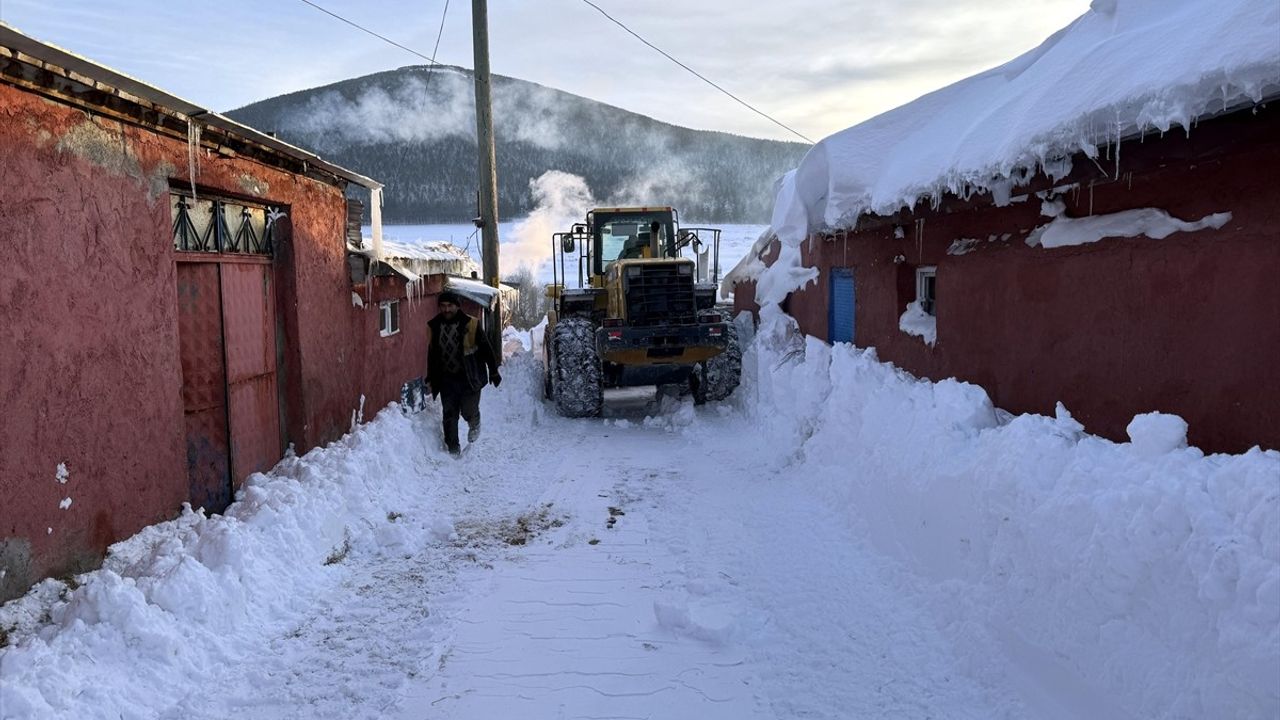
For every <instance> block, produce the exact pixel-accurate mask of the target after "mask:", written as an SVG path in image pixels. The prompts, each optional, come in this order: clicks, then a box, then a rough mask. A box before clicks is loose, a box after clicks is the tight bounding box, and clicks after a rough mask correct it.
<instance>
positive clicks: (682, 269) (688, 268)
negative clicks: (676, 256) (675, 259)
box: [676, 263, 693, 275]
mask: <svg viewBox="0 0 1280 720" xmlns="http://www.w3.org/2000/svg"><path fill="white" fill-rule="evenodd" d="M676 272H678V273H680V274H681V275H692V274H693V263H680V265H679V266H678V267H677V268H676Z"/></svg>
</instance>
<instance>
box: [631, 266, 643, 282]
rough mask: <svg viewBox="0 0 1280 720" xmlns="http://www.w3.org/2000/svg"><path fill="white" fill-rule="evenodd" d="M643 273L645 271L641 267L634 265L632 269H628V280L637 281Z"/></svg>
mask: <svg viewBox="0 0 1280 720" xmlns="http://www.w3.org/2000/svg"><path fill="white" fill-rule="evenodd" d="M641 272H643V271H642V270H641V269H640V266H639V265H632V266H631V267H629V268H627V279H628V280H635V279H636V278H638V277H640V273H641Z"/></svg>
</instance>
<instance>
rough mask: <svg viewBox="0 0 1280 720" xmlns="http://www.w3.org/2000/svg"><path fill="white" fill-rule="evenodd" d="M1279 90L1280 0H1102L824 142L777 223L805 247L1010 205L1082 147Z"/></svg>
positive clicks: (1187, 122)
mask: <svg viewBox="0 0 1280 720" xmlns="http://www.w3.org/2000/svg"><path fill="white" fill-rule="evenodd" d="M1277 92H1280V4H1277V3H1276V2H1275V1H1274V0H1166V1H1164V2H1155V1H1154V0H1094V2H1093V4H1092V6H1091V8H1090V9H1089V11H1088V12H1086V13H1085V14H1084V15H1082V16H1080V17H1079V18H1078V19H1076V20H1075V21H1074V22H1073V23H1071V24H1070V25H1068V26H1067V27H1066V28H1063V29H1062V30H1060V31H1058V32H1057V33H1056V34H1054V35H1053V36H1052V37H1050V38H1049V39H1047V40H1046V41H1045V42H1044V43H1043V44H1041V45H1040V46H1039V47H1037V48H1036V49H1034V50H1031V51H1030V52H1028V53H1026V54H1024V55H1022V56H1021V57H1019V58H1017V59H1015V60H1013V61H1011V62H1009V63H1006V64H1005V65H1002V66H1000V67H997V68H993V69H991V70H988V71H986V72H983V73H980V74H978V75H975V76H973V77H970V78H967V79H965V80H962V81H960V82H958V83H955V84H953V85H950V86H948V87H945V88H943V89H941V90H938V91H935V92H933V93H930V94H928V95H925V96H924V97H921V98H919V99H917V100H915V101H913V102H911V103H908V104H906V105H903V106H902V107H899V108H897V109H894V110H891V111H889V112H886V113H884V114H882V115H879V116H877V117H874V118H872V119H870V120H867V121H866V122H863V123H861V124H859V125H857V126H854V127H852V128H849V129H847V130H844V131H842V132H839V133H837V134H835V135H832V136H830V137H828V138H826V139H824V140H822V141H821V142H819V143H818V144H817V145H815V146H814V147H813V148H812V149H811V150H810V151H809V153H808V154H807V155H806V156H805V158H804V159H803V160H802V161H801V163H800V166H799V167H798V168H796V169H795V170H793V171H792V172H791V173H789V174H788V175H786V176H785V177H784V178H783V180H782V184H781V187H780V188H779V191H778V193H777V201H776V204H775V207H774V214H773V222H772V226H773V229H774V230H775V231H776V232H777V234H778V237H779V238H780V239H781V241H782V243H783V245H793V246H794V245H798V244H799V242H800V241H801V240H803V239H805V238H806V237H808V236H809V235H810V234H811V233H812V232H814V231H818V230H821V229H824V228H830V227H842V226H849V225H851V224H852V223H853V222H854V220H855V219H856V218H857V217H858V216H860V215H862V214H864V213H876V214H880V215H888V214H892V213H894V212H896V211H898V210H899V209H900V208H904V207H906V208H910V207H913V206H914V205H915V204H916V203H917V202H918V201H919V200H920V198H922V197H925V196H929V197H932V198H934V199H935V200H936V199H937V198H940V197H942V195H943V194H944V193H953V194H956V195H959V196H962V197H967V196H969V195H971V194H972V193H974V192H980V191H983V190H986V191H990V192H992V193H993V194H994V195H995V197H996V198H997V200H998V201H999V200H1002V199H1003V200H1007V199H1008V196H1009V194H1010V192H1011V190H1012V188H1013V187H1014V186H1015V185H1017V184H1018V183H1019V182H1022V181H1025V180H1026V179H1027V178H1029V177H1030V176H1031V175H1032V174H1033V173H1035V172H1036V171H1041V170H1042V171H1044V172H1045V174H1047V175H1049V176H1051V177H1055V178H1057V177H1062V176H1064V175H1066V174H1067V173H1069V172H1070V170H1071V162H1070V156H1071V155H1072V154H1073V153H1076V152H1084V153H1085V154H1086V155H1088V156H1089V157H1097V156H1098V154H1099V152H1098V146H1099V145H1102V144H1107V143H1115V142H1119V141H1120V140H1121V139H1123V138H1127V137H1131V136H1134V135H1137V134H1140V133H1143V132H1146V131H1151V130H1154V131H1159V132H1165V131H1167V130H1169V129H1171V128H1173V127H1174V126H1181V127H1183V128H1190V127H1191V125H1192V123H1193V122H1194V121H1195V120H1197V119H1198V118H1200V117H1203V116H1205V115H1208V114H1211V113H1216V112H1222V111H1224V110H1227V109H1230V108H1232V107H1237V106H1247V105H1249V104H1254V103H1259V102H1262V101H1263V100H1264V99H1266V98H1268V97H1270V96H1272V95H1274V94H1276V93H1277ZM1115 154H1116V157H1115V162H1116V164H1117V165H1118V164H1119V162H1120V160H1119V155H1118V151H1117V152H1116V153H1115Z"/></svg>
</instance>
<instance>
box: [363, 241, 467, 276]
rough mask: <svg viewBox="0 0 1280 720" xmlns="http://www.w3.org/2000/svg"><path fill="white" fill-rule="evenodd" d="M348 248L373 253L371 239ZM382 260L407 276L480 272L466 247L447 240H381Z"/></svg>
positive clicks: (463, 274) (367, 253) (368, 254)
mask: <svg viewBox="0 0 1280 720" xmlns="http://www.w3.org/2000/svg"><path fill="white" fill-rule="evenodd" d="M348 250H350V251H351V252H355V253H360V254H362V255H367V256H369V257H371V258H372V257H373V255H374V251H373V243H372V241H371V240H370V239H369V238H365V242H364V247H361V248H355V247H348ZM381 259H382V262H385V263H386V264H387V265H389V266H391V267H392V268H393V269H395V270H396V271H397V272H399V273H400V274H401V275H404V276H405V277H406V278H409V277H410V276H413V277H414V279H416V277H418V276H423V275H461V276H463V277H466V276H468V275H470V274H471V273H473V272H476V273H478V272H480V265H479V263H477V262H476V261H475V259H473V258H472V257H471V256H470V255H468V254H467V251H466V250H464V249H463V248H460V247H458V246H457V245H453V244H451V243H447V242H423V243H405V242H397V241H395V240H385V239H384V240H383V241H382V258H381Z"/></svg>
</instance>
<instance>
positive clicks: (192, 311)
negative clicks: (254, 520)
mask: <svg viewBox="0 0 1280 720" xmlns="http://www.w3.org/2000/svg"><path fill="white" fill-rule="evenodd" d="M220 259H221V258H220ZM263 260H265V261H263ZM263 260H259V259H257V258H253V259H249V258H244V259H240V258H235V259H226V260H225V261H218V260H215V261H213V262H207V261H206V262H183V261H180V262H179V263H178V333H179V347H180V348H181V360H182V398H183V412H184V416H185V419H186V436H187V438H186V439H187V443H186V444H187V473H188V481H189V484H190V494H191V505H192V507H204V508H205V510H206V511H207V512H221V511H222V510H224V509H225V508H226V506H227V505H228V504H230V502H231V498H232V495H233V491H234V489H235V488H238V487H239V486H240V483H242V482H243V481H244V479H245V478H246V477H248V476H249V474H251V473H253V472H260V471H265V470H268V469H270V468H271V467H272V466H273V465H275V464H276V462H277V461H278V460H279V459H280V456H281V436H280V409H279V394H278V385H277V379H276V321H275V300H274V297H275V296H274V291H273V289H272V287H271V264H270V261H269V259H263Z"/></svg>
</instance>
